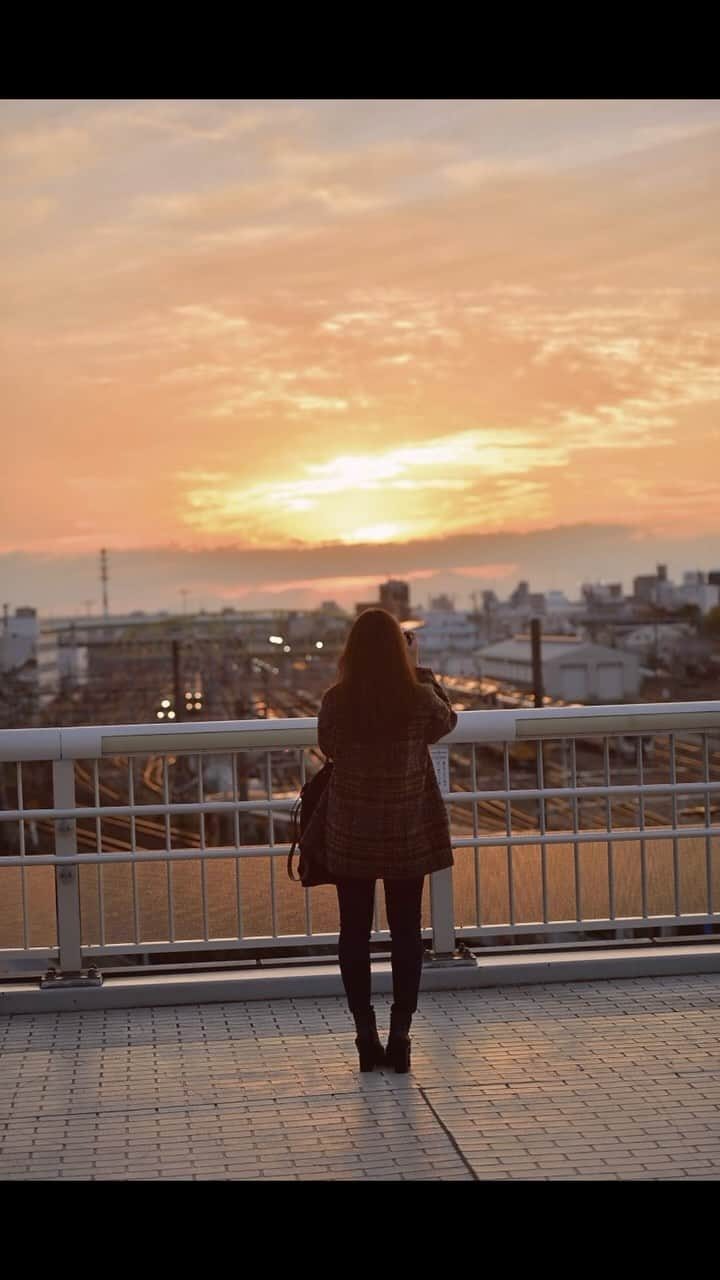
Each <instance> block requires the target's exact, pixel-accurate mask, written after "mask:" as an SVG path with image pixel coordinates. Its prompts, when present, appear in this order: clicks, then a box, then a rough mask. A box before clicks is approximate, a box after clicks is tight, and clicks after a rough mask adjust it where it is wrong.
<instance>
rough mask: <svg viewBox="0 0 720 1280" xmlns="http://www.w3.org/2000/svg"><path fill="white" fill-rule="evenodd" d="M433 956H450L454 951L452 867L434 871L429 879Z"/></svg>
mask: <svg viewBox="0 0 720 1280" xmlns="http://www.w3.org/2000/svg"><path fill="white" fill-rule="evenodd" d="M430 906H431V910H432V935H433V955H434V956H435V957H436V958H439V957H440V956H451V955H452V954H453V953H454V951H455V901H454V893H453V872H452V867H446V868H445V870H444V871H435V872H434V873H433V874H432V875H431V877H430Z"/></svg>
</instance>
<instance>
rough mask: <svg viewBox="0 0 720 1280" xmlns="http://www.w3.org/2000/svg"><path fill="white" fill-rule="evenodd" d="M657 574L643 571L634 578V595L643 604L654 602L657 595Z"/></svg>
mask: <svg viewBox="0 0 720 1280" xmlns="http://www.w3.org/2000/svg"><path fill="white" fill-rule="evenodd" d="M657 585H658V580H657V576H656V575H655V574H654V573H642V574H640V575H639V576H638V577H637V578H633V596H634V597H635V599H636V600H640V601H642V603H643V604H654V603H655V600H656V597H657Z"/></svg>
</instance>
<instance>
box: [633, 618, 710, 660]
mask: <svg viewBox="0 0 720 1280" xmlns="http://www.w3.org/2000/svg"><path fill="white" fill-rule="evenodd" d="M692 634H693V629H692V627H691V626H690V625H689V624H688V623H687V622H673V623H668V624H665V625H663V626H655V625H654V623H652V622H647V623H645V624H644V625H642V626H639V627H633V629H632V630H631V631H626V632H625V634H624V635H623V636H621V637H620V638H619V640H618V646H619V647H620V648H621V649H627V650H628V651H629V652H630V653H635V654H637V655H638V657H639V658H641V659H642V661H643V662H655V661H659V662H661V663H663V664H664V665H665V666H669V665H670V663H671V662H673V661H674V660H675V659H676V658H677V656H678V654H679V653H680V652H681V651H682V650H683V648H684V647H685V646H686V644H687V640H688V637H689V636H691V635H692Z"/></svg>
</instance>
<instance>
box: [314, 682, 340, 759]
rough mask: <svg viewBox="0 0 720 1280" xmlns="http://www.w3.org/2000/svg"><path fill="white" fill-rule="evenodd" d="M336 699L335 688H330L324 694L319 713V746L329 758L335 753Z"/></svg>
mask: <svg viewBox="0 0 720 1280" xmlns="http://www.w3.org/2000/svg"><path fill="white" fill-rule="evenodd" d="M335 708H336V699H335V691H334V689H328V691H327V693H326V694H324V695H323V700H322V702H321V703H320V712H319V715H318V746H319V748H320V750H321V751H322V752H323V754H324V755H326V756H327V758H328V760H332V759H333V757H334V755H335V741H336V729H337V720H336V715H335Z"/></svg>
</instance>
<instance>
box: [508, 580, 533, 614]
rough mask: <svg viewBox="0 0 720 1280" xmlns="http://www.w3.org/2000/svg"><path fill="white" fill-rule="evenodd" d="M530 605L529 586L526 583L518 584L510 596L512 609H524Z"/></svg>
mask: <svg viewBox="0 0 720 1280" xmlns="http://www.w3.org/2000/svg"><path fill="white" fill-rule="evenodd" d="M529 603H530V584H529V583H527V582H518V584H517V586H516V588H515V590H514V591H513V592H512V593H511V595H510V604H511V605H512V607H513V609H521V608H526V607H527V605H528V604H529Z"/></svg>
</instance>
